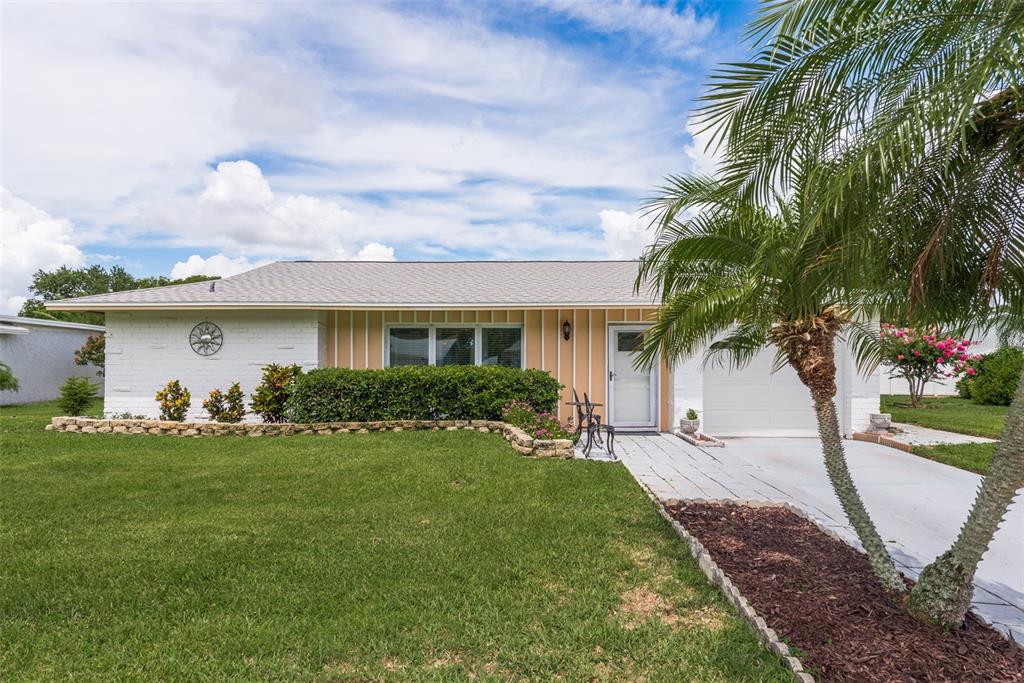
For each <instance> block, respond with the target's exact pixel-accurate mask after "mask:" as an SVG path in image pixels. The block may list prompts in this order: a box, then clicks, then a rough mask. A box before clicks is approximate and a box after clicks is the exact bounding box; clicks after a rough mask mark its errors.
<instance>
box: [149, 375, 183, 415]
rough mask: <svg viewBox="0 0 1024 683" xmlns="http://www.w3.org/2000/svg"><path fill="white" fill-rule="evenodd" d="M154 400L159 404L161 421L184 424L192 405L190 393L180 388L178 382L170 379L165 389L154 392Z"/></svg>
mask: <svg viewBox="0 0 1024 683" xmlns="http://www.w3.org/2000/svg"><path fill="white" fill-rule="evenodd" d="M156 400H157V402H159V403H160V419H161V420H170V421H172V422H184V421H185V417H186V416H187V415H188V409H189V407H191V405H192V392H190V391H189V390H188V389H186V388H185V387H183V386H181V382H179V381H178V380H176V379H172V380H171V381H170V382H168V383H167V386H166V387H164V388H163V389H161V390H160V391H158V392H156Z"/></svg>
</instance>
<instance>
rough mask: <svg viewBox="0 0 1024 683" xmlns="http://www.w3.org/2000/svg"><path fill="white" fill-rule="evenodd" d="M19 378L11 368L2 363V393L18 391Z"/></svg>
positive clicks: (0, 370)
mask: <svg viewBox="0 0 1024 683" xmlns="http://www.w3.org/2000/svg"><path fill="white" fill-rule="evenodd" d="M17 390H18V378H17V377H15V376H14V373H13V372H11V366H10V365H8V364H7V363H4V362H3V361H0V391H17Z"/></svg>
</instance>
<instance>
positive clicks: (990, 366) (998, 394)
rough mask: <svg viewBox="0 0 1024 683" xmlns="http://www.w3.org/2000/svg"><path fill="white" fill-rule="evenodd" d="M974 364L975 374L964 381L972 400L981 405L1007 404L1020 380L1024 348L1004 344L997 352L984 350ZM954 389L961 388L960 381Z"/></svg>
mask: <svg viewBox="0 0 1024 683" xmlns="http://www.w3.org/2000/svg"><path fill="white" fill-rule="evenodd" d="M974 367H975V368H976V369H977V372H978V374H977V375H975V376H974V377H971V378H970V379H969V380H968V381H967V382H964V384H965V388H966V391H967V393H968V394H969V395H970V398H971V400H973V401H974V402H975V403H980V404H982V405H990V406H1008V405H1010V401H1012V400H1013V394H1014V392H1016V391H1017V383H1018V382H1020V373H1021V369H1022V367H1024V351H1021V350H1020V349H1018V348H1014V347H1011V346H1005V347H1003V348H1001V349H999V350H998V351H994V352H992V353H986V354H985V357H984V358H982V359H981V361H979V362H977V363H976V364H975V366H974ZM957 389H958V390H959V389H960V385H959V383H958V384H957ZM962 395H963V392H961V396H962Z"/></svg>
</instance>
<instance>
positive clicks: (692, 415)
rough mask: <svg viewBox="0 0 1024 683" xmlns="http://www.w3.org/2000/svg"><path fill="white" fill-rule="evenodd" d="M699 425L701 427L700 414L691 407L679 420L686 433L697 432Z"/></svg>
mask: <svg viewBox="0 0 1024 683" xmlns="http://www.w3.org/2000/svg"><path fill="white" fill-rule="evenodd" d="M698 427H700V416H699V415H697V411H696V410H694V409H693V408H690V409H689V410H687V411H686V417H684V418H683V419H681V420H679V429H681V430H682V431H683V433H684V434H696V433H697V428H698Z"/></svg>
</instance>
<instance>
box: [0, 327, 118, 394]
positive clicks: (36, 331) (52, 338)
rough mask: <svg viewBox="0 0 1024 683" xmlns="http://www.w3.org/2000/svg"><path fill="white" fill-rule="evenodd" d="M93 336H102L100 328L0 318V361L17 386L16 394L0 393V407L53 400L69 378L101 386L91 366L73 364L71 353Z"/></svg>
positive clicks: (94, 369) (73, 357) (73, 353)
mask: <svg viewBox="0 0 1024 683" xmlns="http://www.w3.org/2000/svg"><path fill="white" fill-rule="evenodd" d="M94 334H103V328H102V327H99V326H97V325H82V324H79V323H65V322H58V321H56V320H41V319H39V318H19V317H17V316H13V315H0V360H2V361H3V362H5V363H7V364H8V365H10V366H11V372H13V373H14V376H15V377H16V378H17V379H18V384H19V385H20V387H19V389H18V391H0V405H11V404H13V403H31V402H33V401H47V400H50V399H52V398H56V397H57V395H58V394H59V393H60V386H61V385H62V384H64V380H66V379H67V378H68V377H70V376H71V375H80V376H82V377H90V378H93V379H94V380H95V381H96V382H98V383H101V384H102V380H101V379H100V378H98V377H96V368H95V367H93V366H91V365H84V366H83V365H75V351H77V350H78V349H80V348H82V344H84V343H85V340H86V339H88V338H89V336H90V335H94Z"/></svg>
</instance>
